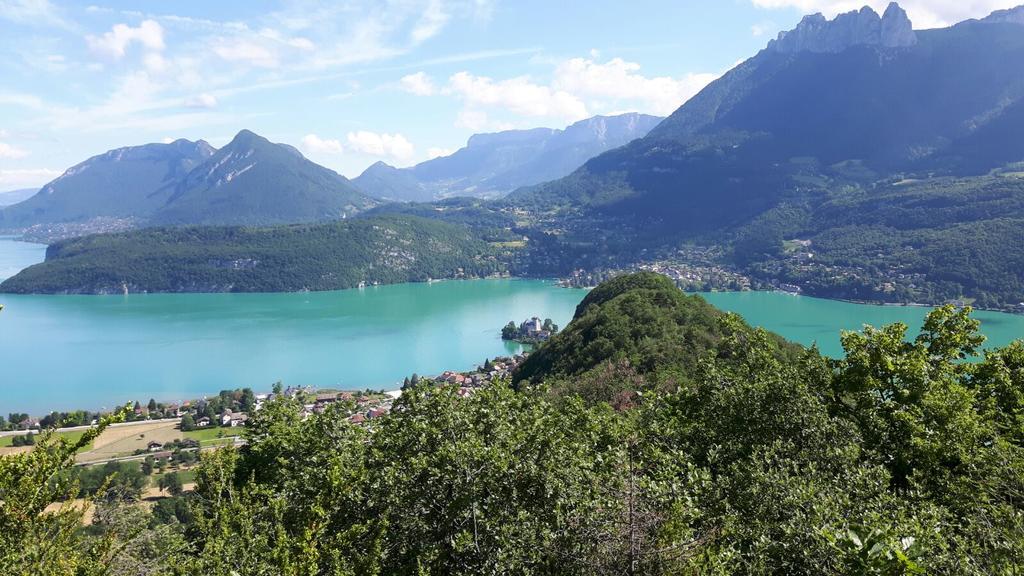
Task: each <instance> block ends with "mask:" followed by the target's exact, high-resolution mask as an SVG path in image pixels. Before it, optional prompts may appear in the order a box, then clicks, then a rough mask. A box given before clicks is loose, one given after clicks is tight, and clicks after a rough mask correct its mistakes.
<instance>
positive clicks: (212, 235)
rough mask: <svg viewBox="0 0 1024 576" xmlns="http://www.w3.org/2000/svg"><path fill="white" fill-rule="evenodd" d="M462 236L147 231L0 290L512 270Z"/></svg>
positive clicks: (251, 283)
mask: <svg viewBox="0 0 1024 576" xmlns="http://www.w3.org/2000/svg"><path fill="white" fill-rule="evenodd" d="M505 259H506V258H505V257H504V255H502V254H500V253H499V252H498V251H496V250H495V249H494V248H492V247H491V245H489V244H488V243H486V242H484V241H482V240H480V239H479V238H478V237H476V236H474V235H473V234H472V233H470V232H468V231H466V230H465V229H462V228H458V227H455V226H452V225H449V224H444V223H441V222H436V221H430V220H424V219H420V218H415V217H401V216H382V217H375V218H366V219H357V220H346V221H340V222H333V223H328V224H306V225H291V226H277V227H266V228H241V227H184V228H149V229H143V230H138V231H133V232H126V233H119V234H105V235H94V236H86V237H83V238H76V239H71V240H65V241H61V242H58V243H56V244H53V245H51V246H50V247H49V248H48V249H47V258H46V261H45V262H44V263H42V264H37V265H35V266H32V267H30V268H28V269H26V270H23V271H22V272H21V273H19V274H18V275H16V276H14V277H13V278H9V279H8V280H6V281H5V282H4V283H3V284H0V291H4V292H14V293H74V294H115V293H121V292H122V291H124V290H126V289H127V290H128V291H130V292H284V291H297V290H337V289H343V288H354V287H356V286H358V285H359V284H360V283H361V282H365V283H367V284H371V283H374V282H379V283H382V284H390V283H396V282H414V281H424V280H427V279H430V278H453V277H457V276H484V275H488V274H493V273H496V272H504V271H506V269H507V268H506V265H505V263H504V261H505Z"/></svg>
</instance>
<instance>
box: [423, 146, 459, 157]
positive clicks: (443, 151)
mask: <svg viewBox="0 0 1024 576" xmlns="http://www.w3.org/2000/svg"><path fill="white" fill-rule="evenodd" d="M452 152H454V150H452V149H451V148H427V158H429V159H431V160H433V159H434V158H440V157H442V156H451V155H452Z"/></svg>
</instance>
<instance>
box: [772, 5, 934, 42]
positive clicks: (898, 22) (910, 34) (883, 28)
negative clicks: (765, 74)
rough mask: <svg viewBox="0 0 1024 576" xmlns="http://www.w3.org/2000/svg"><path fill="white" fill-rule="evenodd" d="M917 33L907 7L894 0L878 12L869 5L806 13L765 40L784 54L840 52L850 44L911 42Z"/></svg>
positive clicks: (915, 40)
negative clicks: (835, 12) (837, 11)
mask: <svg viewBox="0 0 1024 576" xmlns="http://www.w3.org/2000/svg"><path fill="white" fill-rule="evenodd" d="M916 43H917V35H916V34H915V33H914V28H913V26H912V24H911V22H910V18H908V17H907V13H906V11H904V10H903V8H900V6H899V5H898V4H897V3H895V2H893V3H891V4H889V7H888V8H886V10H885V14H883V15H882V16H879V15H878V13H877V12H875V11H874V10H872V9H871V8H870V7H869V6H865V7H863V8H861V9H860V10H856V11H853V12H847V13H845V14H840V15H838V16H836V17H835V18H834V19H833V20H828V19H826V18H825V17H824V16H823V15H821V14H820V13H819V14H812V15H809V16H805V17H804V18H803V20H801V21H800V23H799V24H798V25H797V27H796V28H794V29H793V30H790V31H788V32H781V33H780V34H779V37H778V38H777V39H775V40H772V41H771V42H769V43H768V49H769V50H774V51H776V52H782V53H784V54H793V53H796V52H805V51H806V52H820V53H836V52H842V51H843V50H846V49H847V48H849V47H851V46H857V45H869V46H883V47H886V48H900V47H904V46H913V45H914V44H916Z"/></svg>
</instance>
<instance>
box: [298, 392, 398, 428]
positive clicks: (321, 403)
mask: <svg viewBox="0 0 1024 576" xmlns="http://www.w3.org/2000/svg"><path fill="white" fill-rule="evenodd" d="M305 398H306V400H307V402H306V403H305V404H303V406H302V415H303V418H308V417H310V416H312V415H313V414H322V413H323V412H324V411H325V410H327V408H328V407H329V406H331V405H334V404H337V403H339V402H343V403H351V404H353V405H354V406H355V409H354V410H353V412H352V414H351V415H350V416H349V417H348V420H349V422H352V423H353V424H363V423H365V422H366V421H367V420H373V419H374V418H380V417H381V416H384V415H386V414H388V413H389V412H390V411H391V403H392V402H393V401H394V396H389V395H386V394H367V393H362V392H324V393H319V394H315V395H306V396H305Z"/></svg>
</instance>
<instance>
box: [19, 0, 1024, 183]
mask: <svg viewBox="0 0 1024 576" xmlns="http://www.w3.org/2000/svg"><path fill="white" fill-rule="evenodd" d="M94 1H95V0H94ZM1017 1H1018V2H1019V1H1024V0H1017ZM861 4H863V0H856V1H846V0H840V1H829V0H685V1H681V0H660V1H653V0H630V1H628V2H627V1H624V0H618V1H611V0H589V1H588V2H586V3H583V2H559V1H554V2H553V1H551V0H544V1H538V0H514V1H513V0H333V1H326V0H325V1H323V2H316V1H306V0H295V1H288V0H279V1H269V0H248V1H246V2H244V3H242V2H219V1H214V0H203V1H202V2H196V1H190V0H179V1H176V2H154V1H145V2H139V1H137V2H117V1H113V2H104V3H90V2H83V3H77V2H58V1H57V0H0V79H2V80H0V190H7V189H15V188H23V187H32V186H38V185H41V184H43V183H45V182H47V181H49V180H51V179H52V178H54V177H56V176H57V175H59V174H60V173H61V172H63V171H64V170H65V169H66V168H68V167H69V166H71V165H73V164H76V163H78V162H80V161H82V160H84V159H85V158H87V157H89V156H91V155H94V154H98V153H101V152H103V151H106V150H108V149H112V148H117V147H121V146H127V145H135V144H142V143H146V142H159V141H165V140H168V141H169V140H170V139H175V138H188V139H199V138H203V139H206V140H207V141H208V142H210V143H211V144H213V145H214V146H222V145H224V144H225V143H226V142H228V141H229V140H230V139H231V137H232V136H233V135H234V134H235V133H236V132H238V130H240V129H242V128H249V129H251V130H254V131H255V132H257V133H260V134H262V135H264V136H266V137H268V138H270V139H271V140H273V141H276V142H285V143H288V144H292V145H294V146H296V147H298V148H299V149H300V150H302V151H303V152H304V153H305V154H306V155H307V156H309V157H310V158H312V159H313V160H315V161H317V162H319V163H321V164H324V165H326V166H329V167H331V168H334V169H335V170H338V171H339V172H341V173H342V174H345V175H347V176H350V177H352V176H356V175H358V174H359V173H360V172H361V171H362V170H363V169H364V168H365V167H366V166H368V165H369V164H371V163H373V162H375V161H377V160H384V161H386V162H389V163H391V164H395V165H398V166H406V165H411V164H415V163H416V162H420V161H423V160H425V159H427V158H430V157H434V156H437V155H442V154H446V153H448V152H450V151H452V150H454V149H456V148H459V147H460V146H462V145H464V143H465V141H466V139H467V138H468V137H469V136H470V135H471V134H473V133H476V132H486V131H496V130H503V129H509V128H528V127H536V126H549V127H558V128H560V127H564V126H566V125H568V124H570V123H572V122H574V121H576V120H580V119H583V118H586V117H589V116H593V115H595V114H613V113H618V112H625V111H640V112H646V113H651V114H659V115H667V114H669V113H671V112H672V111H673V110H675V109H676V108H677V107H678V106H679V105H680V104H682V103H683V102H684V101H685V100H686V99H687V98H689V97H690V96H692V95H693V94H694V93H696V92H697V91H698V90H700V89H701V88H702V87H703V86H704V85H706V84H707V83H708V82H710V81H711V80H713V79H714V78H716V77H717V76H719V75H720V74H722V73H723V72H725V71H726V70H728V69H729V68H731V67H732V66H733V65H734V64H736V63H737V62H738V61H740V60H742V59H745V58H747V57H749V56H751V55H753V54H754V53H755V52H756V51H757V50H759V49H760V48H762V47H763V46H764V45H765V43H767V41H768V40H769V38H771V37H773V36H775V35H776V34H777V33H778V32H779V31H780V30H783V29H788V28H792V27H793V26H794V25H795V24H796V22H798V21H799V19H800V17H801V15H803V14H805V13H810V12H817V11H821V12H824V13H825V14H826V15H828V16H833V15H835V14H836V13H837V12H839V11H845V10H850V9H854V8H857V7H859V6H860V5H861ZM869 4H871V5H872V6H874V7H875V8H876V9H878V10H882V9H884V7H885V4H886V2H876V1H874V0H872V1H870V2H869ZM1014 4H1015V2H1014V1H1010V2H1001V1H997V0H907V1H906V2H903V5H904V7H905V8H906V9H907V10H908V12H909V13H910V16H911V19H913V20H914V23H915V27H917V28H927V27H935V26H943V25H947V24H950V23H953V22H957V21H959V20H962V19H965V18H970V17H979V16H984V15H985V14H988V13H989V12H991V11H992V10H995V9H998V8H1005V7H1009V6H1012V5H1014Z"/></svg>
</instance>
